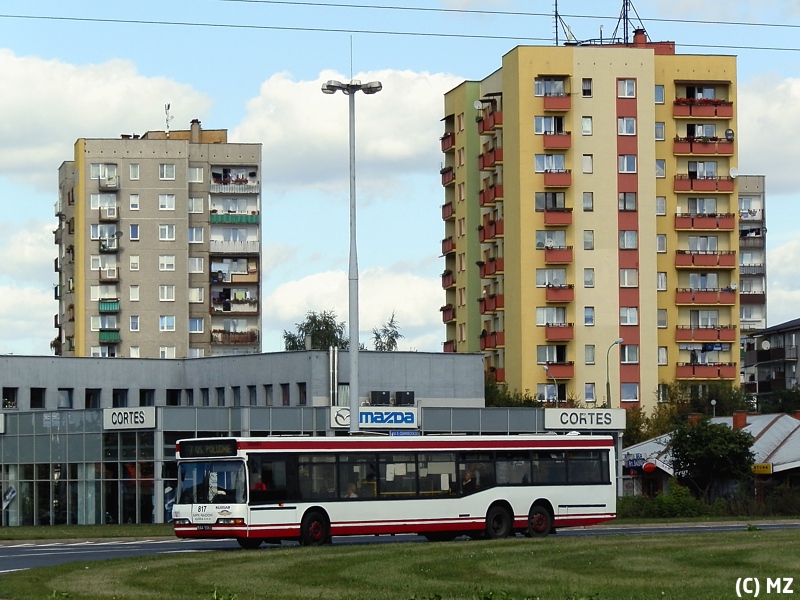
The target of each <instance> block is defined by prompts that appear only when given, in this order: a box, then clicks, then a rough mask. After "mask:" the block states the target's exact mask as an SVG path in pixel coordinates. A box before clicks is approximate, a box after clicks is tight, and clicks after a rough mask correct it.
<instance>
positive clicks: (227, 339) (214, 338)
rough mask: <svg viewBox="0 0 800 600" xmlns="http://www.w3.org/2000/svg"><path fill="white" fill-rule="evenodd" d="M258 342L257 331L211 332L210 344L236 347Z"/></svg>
mask: <svg viewBox="0 0 800 600" xmlns="http://www.w3.org/2000/svg"><path fill="white" fill-rule="evenodd" d="M257 342H258V331H257V330H252V331H219V330H216V331H212V332H211V343H212V344H225V345H238V344H255V343H257Z"/></svg>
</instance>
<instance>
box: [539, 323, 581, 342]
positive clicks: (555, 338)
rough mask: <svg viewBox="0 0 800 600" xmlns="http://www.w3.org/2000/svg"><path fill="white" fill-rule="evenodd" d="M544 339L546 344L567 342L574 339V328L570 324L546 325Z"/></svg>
mask: <svg viewBox="0 0 800 600" xmlns="http://www.w3.org/2000/svg"><path fill="white" fill-rule="evenodd" d="M544 337H545V339H546V340H547V341H548V342H568V341H569V340H571V339H573V338H574V337H575V326H574V325H573V324H572V323H548V324H547V325H545V328H544Z"/></svg>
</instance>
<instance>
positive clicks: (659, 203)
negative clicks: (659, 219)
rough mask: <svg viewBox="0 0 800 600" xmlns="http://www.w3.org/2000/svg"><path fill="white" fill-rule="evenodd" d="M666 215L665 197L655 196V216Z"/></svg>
mask: <svg viewBox="0 0 800 600" xmlns="http://www.w3.org/2000/svg"><path fill="white" fill-rule="evenodd" d="M666 214H667V197H666V196H656V215H658V216H664V215H666Z"/></svg>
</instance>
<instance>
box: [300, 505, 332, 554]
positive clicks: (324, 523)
mask: <svg viewBox="0 0 800 600" xmlns="http://www.w3.org/2000/svg"><path fill="white" fill-rule="evenodd" d="M328 538H330V525H329V524H328V519H327V518H326V517H325V515H324V514H322V513H321V512H319V511H316V510H312V511H311V512H308V513H306V516H304V517H303V522H302V523H301V524H300V543H301V544H302V545H303V546H322V545H323V544H324V543H325V542H327V541H328Z"/></svg>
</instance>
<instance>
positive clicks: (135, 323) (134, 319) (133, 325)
mask: <svg viewBox="0 0 800 600" xmlns="http://www.w3.org/2000/svg"><path fill="white" fill-rule="evenodd" d="M130 329H131V331H139V315H131V319H130Z"/></svg>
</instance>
